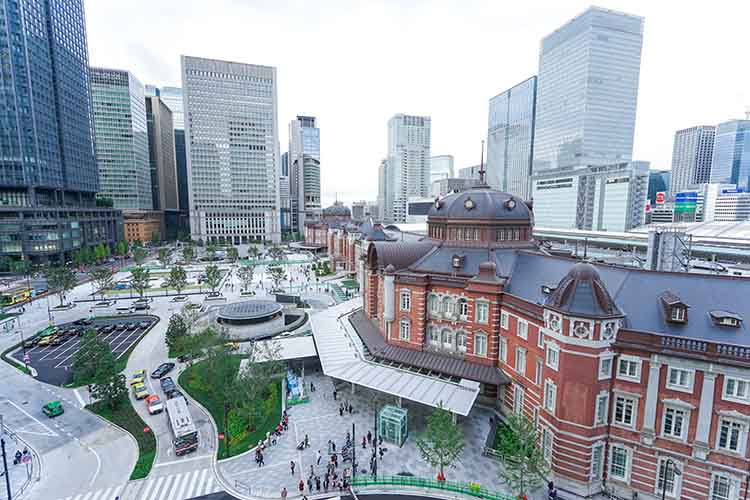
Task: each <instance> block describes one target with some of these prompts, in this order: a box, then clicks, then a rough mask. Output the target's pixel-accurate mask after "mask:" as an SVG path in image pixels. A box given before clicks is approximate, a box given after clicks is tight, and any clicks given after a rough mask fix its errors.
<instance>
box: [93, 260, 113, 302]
mask: <svg viewBox="0 0 750 500" xmlns="http://www.w3.org/2000/svg"><path fill="white" fill-rule="evenodd" d="M89 277H90V278H91V280H92V281H93V282H94V284H95V285H96V289H97V291H98V292H99V294H100V295H101V296H102V300H104V291H105V290H107V289H108V288H109V287H110V286H111V285H112V280H113V277H114V273H112V270H111V269H110V268H108V267H104V266H103V267H97V268H94V269H93V270H91V271H89Z"/></svg>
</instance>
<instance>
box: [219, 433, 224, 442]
mask: <svg viewBox="0 0 750 500" xmlns="http://www.w3.org/2000/svg"><path fill="white" fill-rule="evenodd" d="M219 439H220V440H221V441H224V433H223V432H220V433H219Z"/></svg>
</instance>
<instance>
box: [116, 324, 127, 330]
mask: <svg viewBox="0 0 750 500" xmlns="http://www.w3.org/2000/svg"><path fill="white" fill-rule="evenodd" d="M115 328H116V329H117V330H127V328H128V324H127V323H117V326H115Z"/></svg>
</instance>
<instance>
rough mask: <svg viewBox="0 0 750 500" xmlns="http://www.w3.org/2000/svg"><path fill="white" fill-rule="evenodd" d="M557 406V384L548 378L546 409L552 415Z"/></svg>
mask: <svg viewBox="0 0 750 500" xmlns="http://www.w3.org/2000/svg"><path fill="white" fill-rule="evenodd" d="M556 406H557V386H556V385H555V383H554V382H552V381H551V380H549V379H547V380H545V382H544V409H545V410H547V411H548V412H550V413H551V414H552V415H554V414H555V408H556Z"/></svg>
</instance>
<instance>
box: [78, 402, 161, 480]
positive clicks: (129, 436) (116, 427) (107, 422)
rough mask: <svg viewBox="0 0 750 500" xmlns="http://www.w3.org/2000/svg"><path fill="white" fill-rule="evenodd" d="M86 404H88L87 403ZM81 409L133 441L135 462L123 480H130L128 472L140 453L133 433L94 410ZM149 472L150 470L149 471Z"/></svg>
mask: <svg viewBox="0 0 750 500" xmlns="http://www.w3.org/2000/svg"><path fill="white" fill-rule="evenodd" d="M129 402H130V401H128V403H129ZM87 406H88V405H87ZM81 410H82V411H84V410H85V411H87V412H88V413H90V414H91V415H94V416H95V417H96V418H98V419H99V420H101V421H102V422H104V423H105V424H107V425H108V426H110V427H112V428H113V429H116V430H119V431H122V432H124V433H125V435H126V436H128V438H130V440H131V441H132V442H133V444H134V445H135V449H136V456H135V462H133V465H131V466H130V473H129V474H128V479H127V480H126V481H125V482H126V483H128V482H130V474H132V473H133V468H135V464H136V463H138V455H140V453H141V452H140V449H141V448H140V446H138V441H137V440H136V439H135V436H133V435H132V434H131V433H130V432H128V431H126V430H125V429H123V428H122V427H120V426H119V425H117V424H115V423H113V422H110V421H109V420H107V419H106V418H104V417H102V416H100V415H97V414H96V413H94V412H93V411H91V410H87V409H86V407H85V406H84V407H83V408H81ZM133 411H135V410H133ZM87 446H88V445H87ZM89 448H90V447H89ZM152 467H153V465H152ZM149 473H150V471H149ZM147 477H148V476H147Z"/></svg>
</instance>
